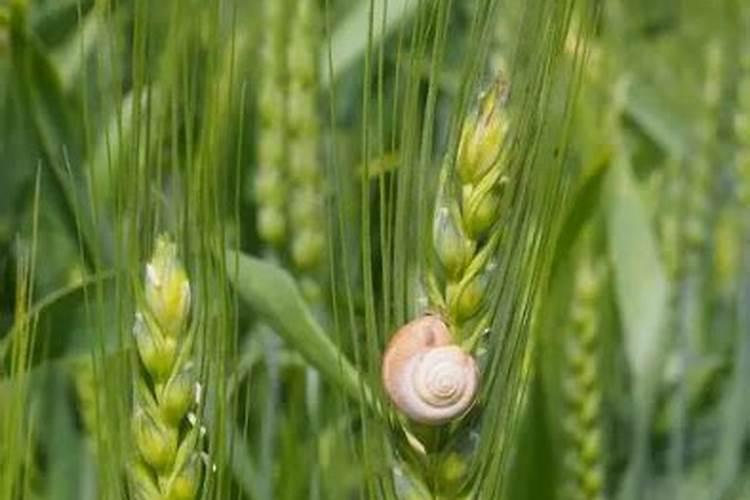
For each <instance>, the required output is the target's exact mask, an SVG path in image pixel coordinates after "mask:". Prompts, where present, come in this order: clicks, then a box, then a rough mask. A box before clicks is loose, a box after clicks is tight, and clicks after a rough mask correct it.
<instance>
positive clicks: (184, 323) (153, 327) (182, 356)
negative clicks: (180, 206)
mask: <svg viewBox="0 0 750 500" xmlns="http://www.w3.org/2000/svg"><path fill="white" fill-rule="evenodd" d="M142 295H143V299H142V304H141V306H140V307H139V309H138V311H137V312H136V318H135V324H134V326H133V335H134V337H135V343H136V347H137V354H138V366H137V370H136V373H135V377H134V397H133V411H132V423H131V424H132V434H133V438H134V442H135V446H136V450H137V453H136V456H135V457H134V459H133V460H132V461H131V463H130V467H129V471H128V472H129V477H130V485H131V492H132V494H133V495H134V497H135V498H138V499H142V500H156V499H159V500H162V499H164V500H192V499H194V498H196V497H197V494H198V490H199V488H200V484H201V476H202V470H203V463H202V457H201V453H200V451H199V449H200V441H201V434H202V432H203V430H202V427H200V425H198V422H197V417H196V415H195V413H192V412H191V411H190V410H191V408H192V407H194V405H195V404H196V400H197V392H198V386H197V383H196V375H195V370H194V364H193V362H192V356H193V337H194V333H193V331H191V330H190V329H189V327H188V317H189V312H190V282H189V281H188V276H187V274H186V272H185V269H184V268H183V266H182V263H181V262H180V260H179V259H178V257H177V248H176V246H175V245H174V244H173V243H171V242H170V241H169V239H168V238H166V237H160V238H159V239H158V240H157V242H156V246H155V249H154V253H153V256H152V258H151V260H150V261H149V262H148V264H146V276H145V287H144V290H143V294H142Z"/></svg>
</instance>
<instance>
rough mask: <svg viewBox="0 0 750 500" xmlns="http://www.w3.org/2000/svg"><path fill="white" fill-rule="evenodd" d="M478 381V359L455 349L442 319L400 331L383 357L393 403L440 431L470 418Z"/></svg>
mask: <svg viewBox="0 0 750 500" xmlns="http://www.w3.org/2000/svg"><path fill="white" fill-rule="evenodd" d="M478 379H479V373H478V370H477V365H476V362H475V361H474V358H473V357H472V356H471V355H470V354H467V353H466V352H464V351H463V350H462V349H461V348H460V347H458V346H457V345H455V344H454V343H453V339H452V338H451V335H450V332H449V331H448V327H447V326H446V324H445V322H443V320H442V319H440V318H439V317H438V316H432V315H430V316H423V317H421V318H418V319H416V320H414V321H411V322H409V323H407V324H406V325H404V326H403V327H401V328H400V329H399V330H398V332H396V334H395V335H394V336H393V338H392V339H391V341H390V343H389V344H388V348H387V349H386V352H385V355H384V357H383V385H384V386H385V389H386V392H387V393H388V395H389V397H390V398H391V401H393V404H394V405H395V406H396V407H397V408H398V409H399V410H400V411H401V412H402V413H404V414H405V415H406V416H407V417H409V418H410V419H411V420H414V421H415V422H419V423H422V424H428V425H440V424H444V423H447V422H449V421H451V420H454V419H456V418H458V417H460V416H462V415H463V414H465V413H466V412H467V411H468V410H469V408H471V405H472V404H473V402H474V398H475V396H476V391H477V386H478Z"/></svg>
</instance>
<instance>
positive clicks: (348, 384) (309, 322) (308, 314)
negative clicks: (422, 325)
mask: <svg viewBox="0 0 750 500" xmlns="http://www.w3.org/2000/svg"><path fill="white" fill-rule="evenodd" d="M226 258H227V267H228V270H229V273H228V274H229V279H230V280H231V281H232V283H233V284H234V286H235V288H236V289H237V292H238V293H239V295H240V297H241V298H242V299H243V300H245V301H246V302H247V303H248V304H250V305H251V306H252V307H253V308H254V309H255V310H256V311H257V312H258V313H260V314H261V315H262V316H263V317H264V319H265V320H266V321H268V323H269V324H270V326H271V327H273V329H274V330H275V331H276V333H277V334H278V335H279V336H281V337H282V338H283V339H284V340H285V341H286V342H287V343H288V344H289V346H290V347H292V348H294V349H296V350H297V351H299V353H300V354H301V355H302V356H303V357H304V358H305V360H306V361H307V362H308V363H310V364H311V365H312V366H313V367H314V368H316V369H317V370H318V371H319V372H320V373H321V375H323V376H324V377H325V378H326V379H327V380H328V381H329V382H331V383H332V384H334V385H336V386H338V387H339V388H341V389H342V390H344V391H345V392H346V393H347V395H349V396H350V397H352V398H353V399H355V400H363V401H364V402H366V403H367V404H371V405H373V406H374V407H376V408H377V405H376V404H375V401H374V399H373V396H372V392H371V391H370V389H369V387H368V386H367V385H366V383H365V381H364V379H363V378H362V377H361V376H360V373H359V372H358V371H357V369H356V368H354V366H353V365H352V364H351V363H350V362H349V360H348V359H346V357H345V356H344V354H343V353H342V352H341V351H340V350H339V349H338V347H337V346H336V344H334V343H333V341H332V340H331V339H330V338H329V337H328V335H326V332H325V331H324V330H323V328H322V327H321V326H320V324H319V323H318V322H317V321H316V320H315V316H314V315H313V313H312V311H311V310H310V308H309V307H308V306H307V304H306V303H305V299H304V298H303V296H302V292H301V291H300V290H299V287H298V286H297V283H296V282H295V280H294V278H292V276H291V275H290V274H289V273H287V272H286V271H285V270H283V269H281V268H279V267H277V266H274V265H272V264H269V263H267V262H264V261H262V260H260V259H257V258H255V257H251V256H249V255H245V254H242V253H241V252H236V251H232V250H230V251H228V252H227V255H226ZM235 266H236V267H235Z"/></svg>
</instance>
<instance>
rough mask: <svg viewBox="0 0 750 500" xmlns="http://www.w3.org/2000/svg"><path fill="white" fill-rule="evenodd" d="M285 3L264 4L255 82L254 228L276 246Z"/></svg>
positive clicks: (283, 156) (281, 226)
mask: <svg viewBox="0 0 750 500" xmlns="http://www.w3.org/2000/svg"><path fill="white" fill-rule="evenodd" d="M286 10H287V9H286V2H285V1H281V0H280V1H278V2H266V3H265V5H264V21H265V29H264V40H263V43H262V48H261V57H260V59H261V63H262V65H263V72H262V74H261V81H260V82H259V85H260V91H259V96H258V113H259V115H260V121H261V123H260V130H259V133H258V167H257V172H256V175H255V186H254V190H255V199H256V202H257V204H258V213H257V221H256V222H257V225H258V234H259V235H260V237H261V239H262V240H263V241H264V242H266V243H269V244H270V245H271V246H273V247H277V248H278V247H280V246H281V245H282V244H283V243H284V242H285V240H286V238H287V233H288V227H287V225H288V222H287V214H286V211H285V202H286V198H287V187H286V175H287V171H286V170H287V169H286V161H287V153H286V147H287V130H286V126H287V116H286V114H287V96H286V94H287V89H286V74H287V71H286V67H285V63H284V62H285V57H284V47H285V42H286V36H287V32H286V26H287V22H286V21H287V20H286V17H285V16H286V14H287V12H286Z"/></svg>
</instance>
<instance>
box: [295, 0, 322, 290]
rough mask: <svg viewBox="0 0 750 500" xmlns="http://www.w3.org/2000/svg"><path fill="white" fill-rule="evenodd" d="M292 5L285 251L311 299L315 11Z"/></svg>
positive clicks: (316, 238)
mask: <svg viewBox="0 0 750 500" xmlns="http://www.w3.org/2000/svg"><path fill="white" fill-rule="evenodd" d="M294 11H295V13H294V16H293V18H292V22H291V29H290V32H291V33H290V37H289V46H288V50H287V68H288V75H289V93H288V108H287V109H288V113H289V115H288V116H289V123H288V130H289V174H290V180H291V182H290V192H289V201H288V210H289V222H290V229H291V242H290V254H291V258H292V262H293V263H294V266H295V267H296V270H297V271H298V272H299V274H301V284H302V286H303V290H304V291H305V295H306V297H307V298H308V299H313V301H314V302H316V301H317V299H319V298H320V297H319V295H320V291H318V290H317V288H318V284H317V279H316V278H317V277H316V276H315V274H319V272H320V267H321V264H322V262H323V258H324V255H325V243H326V232H325V214H324V211H323V182H322V178H321V166H320V162H319V160H318V144H319V142H320V141H319V135H320V123H319V119H318V109H317V108H318V106H317V91H318V87H317V84H316V82H317V81H318V75H317V71H316V62H317V58H316V55H317V53H318V51H317V48H318V45H319V33H318V27H319V26H320V22H319V18H320V13H319V12H318V8H317V5H316V1H314V0H301V1H299V2H297V3H296V4H295V6H294Z"/></svg>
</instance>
